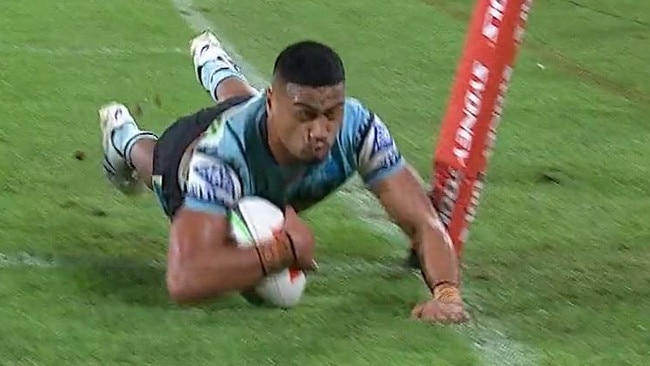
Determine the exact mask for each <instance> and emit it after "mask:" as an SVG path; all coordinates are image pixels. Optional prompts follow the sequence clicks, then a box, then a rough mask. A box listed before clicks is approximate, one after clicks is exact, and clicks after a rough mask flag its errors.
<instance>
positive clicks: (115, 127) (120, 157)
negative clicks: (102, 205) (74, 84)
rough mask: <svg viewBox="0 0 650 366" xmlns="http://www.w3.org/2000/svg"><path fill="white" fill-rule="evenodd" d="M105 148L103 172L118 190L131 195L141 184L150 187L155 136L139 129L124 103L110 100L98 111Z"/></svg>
mask: <svg viewBox="0 0 650 366" xmlns="http://www.w3.org/2000/svg"><path fill="white" fill-rule="evenodd" d="M99 120H100V127H101V130H102V146H103V149H104V163H103V165H104V172H105V173H106V176H107V177H108V179H109V180H110V181H111V183H113V185H115V186H116V187H117V188H118V189H119V190H120V191H122V192H124V193H127V194H131V193H135V192H137V191H138V190H139V188H140V187H141V186H142V183H144V184H145V185H146V186H147V187H148V188H149V189H151V175H152V170H153V155H154V148H155V146H156V142H157V140H158V138H157V136H156V135H155V134H154V133H153V132H150V131H145V130H141V129H140V127H138V125H137V123H136V122H135V119H134V118H133V116H132V115H131V113H130V112H129V110H128V108H127V107H126V106H124V105H123V104H120V103H116V102H112V103H109V104H106V105H104V106H103V107H101V108H100V110H99Z"/></svg>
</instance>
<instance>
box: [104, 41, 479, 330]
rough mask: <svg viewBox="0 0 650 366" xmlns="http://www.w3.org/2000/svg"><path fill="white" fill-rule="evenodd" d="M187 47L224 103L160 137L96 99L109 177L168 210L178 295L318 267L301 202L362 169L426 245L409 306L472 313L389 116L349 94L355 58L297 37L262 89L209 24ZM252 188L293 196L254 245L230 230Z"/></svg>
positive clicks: (282, 199)
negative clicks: (347, 62) (419, 293)
mask: <svg viewBox="0 0 650 366" xmlns="http://www.w3.org/2000/svg"><path fill="white" fill-rule="evenodd" d="M190 52H191V54H192V57H193V63H194V68H195V71H196V76H197V78H198V80H199V82H200V84H201V86H202V87H203V88H204V89H205V90H206V91H207V92H209V93H210V95H211V97H212V98H213V100H215V101H216V102H217V103H216V105H214V106H212V107H208V108H206V109H203V110H201V111H199V112H197V113H195V114H192V115H188V116H185V117H182V118H180V119H179V120H178V121H176V122H175V123H174V124H172V125H171V126H170V127H169V128H168V129H167V130H166V131H165V132H164V133H163V134H162V135H161V136H160V137H159V138H158V137H157V136H156V135H155V134H154V133H152V132H149V131H144V130H141V129H140V128H139V127H138V125H137V124H136V122H135V120H134V118H133V117H132V115H131V114H130V113H129V111H128V109H127V108H126V107H125V106H124V105H122V104H119V103H115V102H113V103H109V104H107V105H105V106H104V107H102V108H101V109H100V111H99V114H100V124H101V128H102V134H103V148H104V156H105V158H104V169H105V171H106V173H107V175H108V177H109V179H110V180H111V182H113V184H115V185H116V186H117V187H118V188H119V189H120V190H122V191H123V192H125V193H130V192H133V191H134V189H135V188H137V186H138V185H140V184H141V182H144V184H146V185H147V186H148V187H149V188H150V189H152V190H153V191H154V192H155V194H156V195H157V197H158V198H159V200H160V202H161V205H162V207H163V209H164V210H165V212H166V214H167V215H168V216H169V218H170V220H171V229H170V239H169V251H168V263H167V287H168V291H169V295H170V296H171V298H172V299H173V300H175V301H177V302H196V301H201V300H207V299H210V298H214V297H216V296H218V295H220V294H223V293H226V292H230V291H240V292H245V291H247V290H248V289H251V288H252V287H254V286H255V285H256V284H257V283H258V282H259V281H260V280H261V279H262V278H263V277H264V276H265V275H266V274H268V273H271V272H274V271H277V270H280V269H283V268H287V267H299V268H301V269H303V270H311V269H313V266H314V264H315V262H314V237H313V235H312V233H311V230H310V229H309V227H308V226H307V225H306V224H305V223H303V222H302V221H301V220H300V219H299V218H298V216H297V214H296V211H298V212H299V211H301V210H304V209H306V208H308V207H310V206H312V205H314V204H316V203H318V202H319V201H321V200H322V199H323V198H324V197H326V196H327V195H328V194H330V193H332V192H334V191H336V190H337V189H338V188H339V187H340V186H341V185H342V184H343V183H344V182H345V181H347V180H348V178H350V177H351V176H352V175H353V174H355V173H358V174H359V175H360V176H361V178H362V179H363V181H364V183H365V185H366V186H367V187H368V189H370V190H371V191H372V192H373V193H374V194H375V195H376V197H377V198H378V199H379V201H380V202H381V204H382V205H383V207H384V208H385V209H386V211H387V213H388V214H389V215H390V216H391V218H392V219H393V220H394V221H395V222H396V223H397V224H398V225H399V226H400V227H401V228H402V230H403V231H404V232H405V233H406V234H407V235H408V236H409V237H410V239H411V241H412V243H413V247H414V248H415V251H416V252H417V254H418V257H419V260H420V263H421V265H422V272H423V277H424V279H425V282H426V284H427V285H428V287H429V288H430V289H431V294H432V296H431V298H430V299H428V300H427V301H425V302H423V303H421V304H419V305H417V306H416V307H415V308H414V309H413V311H412V316H413V317H415V318H418V319H422V320H425V321H433V322H443V323H446V322H454V323H455V322H462V321H464V320H466V319H467V314H466V312H465V310H464V305H463V301H462V298H461V294H460V290H459V274H458V262H457V258H456V255H455V253H454V250H453V248H452V245H451V242H450V239H449V236H448V235H447V233H446V231H445V229H444V227H443V226H442V224H441V222H440V220H439V218H438V216H437V213H436V211H435V209H434V208H433V206H432V205H431V203H430V201H429V199H428V198H427V196H426V193H425V191H424V189H423V188H422V186H421V184H420V182H419V177H417V176H416V173H415V172H414V171H413V170H412V169H409V168H408V166H407V164H406V162H405V160H404V158H403V157H402V155H401V154H400V152H399V150H398V148H397V146H396V144H395V142H394V140H393V138H392V136H391V134H390V132H389V130H388V128H387V127H386V125H385V124H384V123H383V122H382V120H381V119H380V118H379V116H377V115H376V114H375V113H373V112H371V111H370V110H369V109H368V108H366V107H365V106H364V105H363V104H362V103H361V102H359V101H358V100H356V99H353V98H350V97H346V94H345V80H346V79H345V70H344V67H343V63H342V61H341V59H340V57H339V56H338V54H337V53H336V52H335V51H334V50H332V49H331V48H330V47H328V46H326V45H324V44H321V43H318V42H313V41H302V42H298V43H295V44H292V45H290V46H288V47H287V48H285V49H284V50H283V51H282V52H281V53H280V54H279V55H278V57H277V59H276V61H275V65H274V68H273V76H272V82H271V85H270V86H269V87H267V88H266V89H265V90H263V91H258V90H256V89H254V88H253V87H251V86H250V84H249V83H248V82H247V81H246V78H245V77H244V76H243V75H242V73H241V72H240V70H239V68H238V66H237V65H236V64H235V63H234V62H233V60H232V59H231V58H230V57H229V55H228V54H227V53H226V52H225V51H224V50H223V48H222V47H221V45H220V43H219V41H218V40H217V38H216V37H215V36H214V35H213V34H212V33H210V32H204V33H202V34H200V35H199V36H197V37H196V38H194V39H193V40H192V41H191V44H190ZM247 195H255V196H261V197H264V198H266V199H268V200H270V201H271V202H273V203H274V204H276V205H278V206H279V207H283V208H285V214H286V223H285V227H284V229H283V230H282V231H281V232H279V233H278V235H277V237H276V238H275V240H273V241H271V242H268V243H261V244H260V245H258V246H257V247H256V248H255V247H254V248H239V247H237V246H236V245H233V243H232V242H231V239H230V238H229V235H228V233H229V232H230V230H229V226H228V225H229V223H228V219H227V214H228V212H229V210H230V209H231V208H232V207H234V205H235V204H236V202H237V200H238V199H239V198H240V197H242V196H247Z"/></svg>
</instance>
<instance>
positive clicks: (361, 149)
mask: <svg viewBox="0 0 650 366" xmlns="http://www.w3.org/2000/svg"><path fill="white" fill-rule="evenodd" d="M362 116H363V118H364V122H363V123H362V124H361V125H360V128H359V130H358V131H357V134H356V138H355V140H356V141H355V145H356V146H355V147H356V153H357V170H358V172H359V174H360V175H361V178H362V179H363V182H364V183H365V184H366V186H368V187H370V188H372V187H373V186H374V185H376V184H377V183H379V182H380V181H381V180H383V179H385V178H387V177H389V176H391V175H393V174H394V173H395V172H397V171H398V170H399V169H400V168H402V167H403V166H404V159H403V157H402V154H401V153H400V151H399V149H398V148H397V144H396V143H395V140H394V139H393V136H392V135H391V133H390V131H389V130H388V127H386V125H385V124H384V122H383V121H382V120H381V119H380V118H379V116H377V115H376V114H374V113H373V112H371V111H369V110H367V109H364V113H363V114H362Z"/></svg>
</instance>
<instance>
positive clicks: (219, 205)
mask: <svg viewBox="0 0 650 366" xmlns="http://www.w3.org/2000/svg"><path fill="white" fill-rule="evenodd" d="M188 170H189V171H188V176H187V181H186V185H185V190H186V191H185V207H187V208H189V209H191V210H197V211H203V212H209V213H217V214H226V213H227V212H228V211H229V210H230V209H231V208H232V207H234V206H235V204H236V202H237V201H238V200H239V198H240V197H241V195H242V183H241V179H240V177H239V176H238V174H237V172H236V171H235V170H234V169H233V168H232V167H231V166H230V165H229V164H227V163H226V162H224V161H223V160H221V159H220V158H218V157H215V156H212V155H209V154H205V153H201V152H199V151H196V152H195V153H194V155H193V156H192V158H191V160H190V163H189V169H188Z"/></svg>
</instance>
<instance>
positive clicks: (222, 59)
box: [190, 31, 243, 90]
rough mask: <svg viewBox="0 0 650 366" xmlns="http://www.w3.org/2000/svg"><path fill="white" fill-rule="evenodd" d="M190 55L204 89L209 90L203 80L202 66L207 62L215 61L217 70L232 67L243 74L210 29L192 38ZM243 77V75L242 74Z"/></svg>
mask: <svg viewBox="0 0 650 366" xmlns="http://www.w3.org/2000/svg"><path fill="white" fill-rule="evenodd" d="M190 56H192V62H193V63H194V72H195V76H196V79H197V80H198V81H199V83H200V84H201V85H202V86H203V88H204V89H206V90H209V86H207V85H205V84H204V83H203V81H202V80H201V68H202V67H203V66H204V65H205V63H206V62H209V61H214V62H215V63H216V65H215V66H216V67H215V71H218V70H222V69H232V70H234V71H236V72H237V73H238V74H240V75H241V69H240V67H239V65H237V63H235V61H234V60H233V59H232V57H230V55H229V54H228V53H227V52H226V51H225V50H224V49H223V47H222V46H221V42H219V39H217V37H216V36H215V35H214V34H213V33H212V32H210V31H204V32H203V33H201V34H199V35H198V36H196V37H194V38H193V39H192V40H190ZM241 76H242V78H243V75H241Z"/></svg>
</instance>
